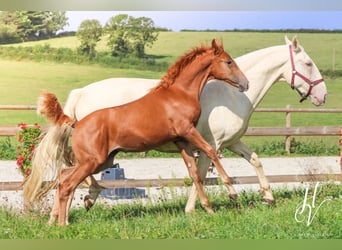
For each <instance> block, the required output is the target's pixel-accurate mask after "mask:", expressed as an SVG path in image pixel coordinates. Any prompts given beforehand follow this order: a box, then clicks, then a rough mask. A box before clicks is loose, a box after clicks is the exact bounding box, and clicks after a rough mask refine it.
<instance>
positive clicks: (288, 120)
mask: <svg viewBox="0 0 342 250" xmlns="http://www.w3.org/2000/svg"><path fill="white" fill-rule="evenodd" d="M286 108H287V109H289V108H290V105H286ZM285 127H286V128H289V127H291V112H289V111H287V112H286V124H285ZM290 148H291V136H290V135H287V136H285V150H286V152H287V154H288V155H290Z"/></svg>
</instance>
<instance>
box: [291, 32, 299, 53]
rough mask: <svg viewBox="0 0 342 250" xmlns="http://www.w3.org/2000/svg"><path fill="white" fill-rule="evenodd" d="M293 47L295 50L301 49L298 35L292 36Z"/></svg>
mask: <svg viewBox="0 0 342 250" xmlns="http://www.w3.org/2000/svg"><path fill="white" fill-rule="evenodd" d="M292 49H293V51H294V52H299V51H300V47H299V41H298V39H297V37H296V36H295V37H293V38H292Z"/></svg>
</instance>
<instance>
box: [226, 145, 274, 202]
mask: <svg viewBox="0 0 342 250" xmlns="http://www.w3.org/2000/svg"><path fill="white" fill-rule="evenodd" d="M229 150H231V151H232V152H234V153H236V154H238V155H240V156H242V157H243V158H244V159H246V160H247V161H248V162H249V163H250V164H252V166H253V167H254V170H255V172H256V174H257V176H258V179H259V183H260V192H261V193H262V194H263V195H264V197H263V199H264V201H266V202H267V203H269V204H273V203H274V198H273V195H272V191H271V187H270V184H269V182H268V180H267V178H266V176H265V173H264V169H263V167H262V164H261V162H260V160H259V158H258V156H257V154H256V153H254V152H253V151H252V150H251V149H250V148H248V147H247V146H246V145H245V144H244V143H243V142H242V141H240V140H239V141H238V142H237V143H235V144H233V145H231V146H230V147H229Z"/></svg>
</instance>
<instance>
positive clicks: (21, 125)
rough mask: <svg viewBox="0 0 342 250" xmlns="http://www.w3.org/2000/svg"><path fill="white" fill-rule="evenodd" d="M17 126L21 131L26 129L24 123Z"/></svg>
mask: <svg viewBox="0 0 342 250" xmlns="http://www.w3.org/2000/svg"><path fill="white" fill-rule="evenodd" d="M18 126H19V127H20V128H21V129H25V128H27V125H26V124H25V123H20V124H18Z"/></svg>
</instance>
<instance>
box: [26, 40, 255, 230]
mask: <svg viewBox="0 0 342 250" xmlns="http://www.w3.org/2000/svg"><path fill="white" fill-rule="evenodd" d="M211 78H215V79H220V80H224V81H225V82H227V83H229V84H230V85H233V86H235V87H237V88H239V89H240V90H241V91H243V90H246V89H248V80H247V78H246V77H245V76H244V74H243V73H242V72H241V71H240V69H239V67H238V66H237V65H236V63H235V61H234V60H233V59H232V58H231V57H230V56H229V54H227V53H226V52H225V51H224V49H223V46H222V44H217V43H216V41H215V40H213V41H212V44H211V47H210V46H199V47H197V48H195V49H193V50H192V51H190V52H189V53H187V54H185V55H184V56H183V57H182V58H180V59H179V60H178V61H177V62H176V63H175V64H174V65H173V66H171V67H170V68H169V70H168V72H167V74H166V75H165V76H164V77H163V78H162V79H161V82H160V84H159V85H158V86H157V87H156V88H154V89H153V90H152V91H150V92H149V93H148V94H147V95H145V96H144V97H142V98H140V99H138V100H136V101H133V102H131V103H128V104H124V105H121V106H116V107H111V108H105V109H100V110H97V111H95V112H93V113H91V114H90V115H88V116H86V117H85V118H83V119H82V120H80V121H78V122H76V121H75V120H74V119H73V118H71V117H69V116H67V115H65V114H64V112H63V109H62V107H61V106H60V104H59V102H58V100H57V98H56V97H55V95H53V94H50V93H43V94H42V95H41V96H40V98H39V103H38V111H39V112H40V113H41V114H42V115H45V116H46V118H47V119H48V120H49V121H50V122H51V123H53V124H57V125H59V126H60V127H63V126H73V127H74V130H73V134H72V150H73V153H74V155H75V158H76V162H77V163H76V165H75V166H74V167H71V168H68V169H65V171H60V172H59V176H58V179H59V180H58V187H57V197H58V200H56V201H55V203H56V202H58V215H57V214H55V215H54V219H57V217H58V222H59V225H67V224H68V218H67V215H68V207H69V205H70V204H68V203H69V202H70V200H69V197H70V195H72V194H73V192H74V190H75V189H76V187H77V186H78V185H79V184H80V183H81V182H82V181H83V180H84V179H85V178H86V177H88V176H89V175H91V174H94V173H97V172H99V171H102V170H104V169H106V168H108V167H110V166H112V163H113V160H114V157H115V155H116V154H117V153H118V152H119V151H124V152H140V151H147V150H150V149H153V148H156V147H158V146H161V145H163V144H166V143H168V142H173V143H174V144H175V145H176V146H177V148H178V149H179V151H180V153H181V155H182V157H183V160H184V162H185V164H186V167H187V169H188V172H189V175H190V177H191V178H192V179H193V181H194V184H195V185H196V188H197V192H198V194H199V197H200V201H201V204H202V206H203V207H204V208H205V210H206V211H207V212H209V213H214V211H213V209H212V208H211V205H210V203H209V200H208V198H207V196H206V194H205V192H204V190H203V186H202V183H201V178H200V173H199V170H198V167H197V165H196V162H195V159H194V156H193V153H192V150H191V145H192V144H193V145H195V146H196V147H197V148H198V149H200V150H201V151H202V152H204V153H205V154H206V155H207V156H208V157H209V158H210V159H211V161H212V162H213V163H214V165H215V167H216V168H217V170H218V172H219V174H220V176H221V178H222V181H223V183H224V184H225V185H226V187H227V188H228V191H229V189H230V188H231V187H232V182H231V179H230V177H229V176H228V175H227V174H226V173H225V171H224V169H223V167H222V165H221V163H220V161H219V159H218V157H217V155H216V151H215V150H214V149H213V147H212V146H210V145H209V144H208V143H207V142H206V141H205V140H204V139H203V137H202V136H201V135H200V134H199V132H198V131H197V129H196V127H195V126H196V124H197V121H198V119H199V117H200V113H201V108H200V102H199V98H200V95H201V92H202V90H203V87H204V85H205V84H206V83H207V81H208V80H209V79H211ZM58 167H59V166H56V165H55V168H58ZM56 171H57V169H56ZM41 173H44V171H43V172H39V171H34V169H33V171H32V173H31V175H30V176H29V178H28V180H27V182H26V183H25V186H26V188H25V190H26V191H25V192H24V195H25V196H26V198H27V199H28V200H30V201H32V200H34V198H36V197H37V196H36V195H37V191H38V189H39V188H42V189H44V187H41V183H37V182H36V183H35V184H38V185H39V186H38V189H37V187H32V186H31V184H33V183H34V182H32V181H31V180H33V179H35V178H36V176H37V175H39V174H41ZM39 178H40V180H42V178H41V177H38V179H39ZM32 188H33V189H32ZM30 189H31V190H33V192H31V193H29V192H28V190H30ZM234 191H235V190H232V198H235V195H236V193H235V192H234ZM55 205H56V204H55ZM52 220H53V219H52ZM51 222H53V221H51V220H50V223H51Z"/></svg>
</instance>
